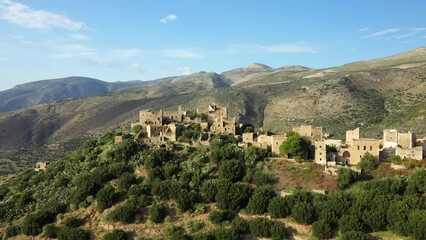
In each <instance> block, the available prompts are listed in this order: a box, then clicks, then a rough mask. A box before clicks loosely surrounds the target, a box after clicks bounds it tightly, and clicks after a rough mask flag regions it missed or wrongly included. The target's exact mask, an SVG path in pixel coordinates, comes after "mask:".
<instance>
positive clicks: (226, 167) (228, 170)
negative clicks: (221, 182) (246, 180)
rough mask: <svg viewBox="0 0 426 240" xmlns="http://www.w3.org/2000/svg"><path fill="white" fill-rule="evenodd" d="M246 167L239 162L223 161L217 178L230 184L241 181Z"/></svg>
mask: <svg viewBox="0 0 426 240" xmlns="http://www.w3.org/2000/svg"><path fill="white" fill-rule="evenodd" d="M245 169H246V167H245V165H244V163H243V162H242V161H239V160H225V161H222V162H221V163H220V166H219V177H220V178H223V179H228V180H230V181H232V182H237V181H239V180H241V179H242V178H243V177H244V175H245V171H246V170H245Z"/></svg>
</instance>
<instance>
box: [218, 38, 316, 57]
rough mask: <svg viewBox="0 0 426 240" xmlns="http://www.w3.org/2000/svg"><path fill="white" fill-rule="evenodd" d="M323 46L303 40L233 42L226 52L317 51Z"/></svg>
mask: <svg viewBox="0 0 426 240" xmlns="http://www.w3.org/2000/svg"><path fill="white" fill-rule="evenodd" d="M319 51H321V48H318V47H314V46H311V45H309V44H307V43H305V42H303V41H300V42H294V43H281V44H270V45H251V44H231V45H229V46H228V48H226V49H225V50H224V51H223V53H225V54H244V53H248V54H254V53H317V52H319Z"/></svg>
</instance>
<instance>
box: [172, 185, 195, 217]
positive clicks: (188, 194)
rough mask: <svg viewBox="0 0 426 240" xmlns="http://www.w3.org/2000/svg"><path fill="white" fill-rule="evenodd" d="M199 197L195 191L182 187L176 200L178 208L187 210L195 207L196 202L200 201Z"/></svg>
mask: <svg viewBox="0 0 426 240" xmlns="http://www.w3.org/2000/svg"><path fill="white" fill-rule="evenodd" d="M198 198H199V197H198V194H197V193H196V192H195V191H188V190H186V189H182V190H181V191H180V192H179V194H178V195H177V197H176V198H175V200H176V205H177V207H178V209H179V210H180V211H182V212H185V211H188V210H192V209H193V208H194V206H195V204H196V203H197V202H198Z"/></svg>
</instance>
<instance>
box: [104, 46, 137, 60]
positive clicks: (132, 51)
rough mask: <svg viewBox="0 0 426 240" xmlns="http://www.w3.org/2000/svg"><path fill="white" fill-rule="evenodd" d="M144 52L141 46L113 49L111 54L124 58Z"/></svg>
mask: <svg viewBox="0 0 426 240" xmlns="http://www.w3.org/2000/svg"><path fill="white" fill-rule="evenodd" d="M141 54H142V50H140V49H139V48H129V49H115V50H112V51H111V55H114V56H118V57H123V58H131V57H137V56H140V55H141Z"/></svg>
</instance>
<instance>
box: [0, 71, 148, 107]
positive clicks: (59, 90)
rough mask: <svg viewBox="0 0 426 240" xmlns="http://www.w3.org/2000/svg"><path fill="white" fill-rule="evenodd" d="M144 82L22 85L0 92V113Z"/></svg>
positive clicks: (63, 80) (77, 81) (81, 79)
mask: <svg viewBox="0 0 426 240" xmlns="http://www.w3.org/2000/svg"><path fill="white" fill-rule="evenodd" d="M142 85H143V82H142V81H130V82H113V83H109V82H104V81H101V80H97V79H93V78H87V77H67V78H58V79H50V80H42V81H36V82H30V83H25V84H20V85H17V86H15V87H14V88H12V89H9V90H5V91H2V92H0V112H5V111H11V110H15V109H19V108H22V107H28V106H32V105H37V104H40V103H47V102H52V101H59V100H64V99H68V98H80V97H87V96H93V95H98V94H102V93H108V92H114V91H119V90H124V89H129V88H134V87H138V86H142Z"/></svg>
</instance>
